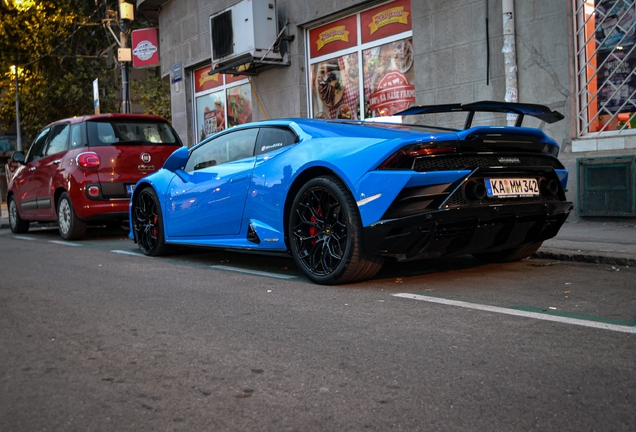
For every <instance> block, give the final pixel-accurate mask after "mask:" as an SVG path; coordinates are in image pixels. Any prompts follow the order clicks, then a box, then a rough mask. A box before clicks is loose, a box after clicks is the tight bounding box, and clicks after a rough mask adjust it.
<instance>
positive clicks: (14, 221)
mask: <svg viewBox="0 0 636 432" xmlns="http://www.w3.org/2000/svg"><path fill="white" fill-rule="evenodd" d="M7 207H8V210H9V226H10V227H11V231H13V232H14V233H16V234H24V233H26V232H29V226H30V225H31V223H30V222H29V221H25V220H24V219H22V218H21V217H20V212H19V211H18V203H16V202H15V198H14V197H9V204H8V205H7Z"/></svg>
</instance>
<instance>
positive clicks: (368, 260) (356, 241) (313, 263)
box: [288, 176, 382, 285]
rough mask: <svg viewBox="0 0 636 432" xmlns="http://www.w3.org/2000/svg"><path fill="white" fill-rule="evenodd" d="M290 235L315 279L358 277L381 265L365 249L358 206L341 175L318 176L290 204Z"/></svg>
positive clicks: (292, 245)
mask: <svg viewBox="0 0 636 432" xmlns="http://www.w3.org/2000/svg"><path fill="white" fill-rule="evenodd" d="M288 235H289V241H290V248H291V254H292V256H293V258H294V261H295V262H296V265H297V266H298V267H299V268H300V269H301V270H302V271H303V273H304V274H305V276H307V278H309V279H310V280H311V281H312V282H315V283H318V284H323V285H335V284H343V283H351V282H357V281H361V280H365V279H369V278H371V277H373V276H374V275H375V274H376V273H377V272H378V271H379V270H380V268H381V267H382V259H381V258H380V257H374V256H367V255H366V254H365V253H364V246H363V243H362V221H361V219H360V214H359V213H358V207H357V205H356V203H355V201H354V199H353V197H352V196H351V194H350V193H349V191H348V189H347V188H346V187H345V185H344V184H343V183H342V182H341V181H340V179H338V178H337V177H333V176H325V177H317V178H314V179H312V180H309V181H308V182H307V183H306V184H305V185H304V186H303V187H302V188H301V189H300V191H299V192H298V194H297V195H296V197H295V199H294V202H293V204H292V206H291V213H290V217H289V227H288Z"/></svg>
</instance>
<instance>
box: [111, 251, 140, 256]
mask: <svg viewBox="0 0 636 432" xmlns="http://www.w3.org/2000/svg"><path fill="white" fill-rule="evenodd" d="M111 252H112V253H116V254H120V255H134V256H139V257H143V256H146V255H144V254H142V253H140V252H130V251H125V250H118V249H115V250H112V251H111Z"/></svg>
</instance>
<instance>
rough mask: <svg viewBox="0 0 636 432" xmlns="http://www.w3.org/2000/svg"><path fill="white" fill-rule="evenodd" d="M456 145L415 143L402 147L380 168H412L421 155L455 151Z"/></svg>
mask: <svg viewBox="0 0 636 432" xmlns="http://www.w3.org/2000/svg"><path fill="white" fill-rule="evenodd" d="M454 151H455V148H454V147H438V146H437V144H432V143H428V144H413V145H408V146H406V147H402V148H401V149H400V150H398V151H396V152H395V153H393V154H392V155H391V156H389V158H388V159H387V160H385V161H384V162H382V164H380V166H379V167H378V169H411V168H412V167H413V161H414V160H415V158H417V157H420V156H432V155H436V154H441V153H453V152H454Z"/></svg>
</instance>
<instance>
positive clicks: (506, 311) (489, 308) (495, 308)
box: [393, 293, 636, 334]
mask: <svg viewBox="0 0 636 432" xmlns="http://www.w3.org/2000/svg"><path fill="white" fill-rule="evenodd" d="M393 296H394V297H402V298H406V299H413V300H420V301H426V302H429V303H439V304H444V305H448V306H457V307H463V308H467V309H477V310H482V311H488V312H495V313H500V314H506V315H514V316H520V317H526V318H534V319H538V320H544V321H554V322H559V323H563V324H572V325H579V326H583V327H592V328H598V329H603V330H611V331H617V332H623V333H633V334H636V327H630V326H623V325H616V324H609V323H603V322H597V321H588V320H584V319H577V318H568V317H562V316H557V315H547V314H542V313H537V312H528V311H521V310H516V309H508V308H503V307H498V306H488V305H482V304H478V303H468V302H464V301H458V300H449V299H444V298H438V297H429V296H423V295H418V294H407V293H399V294H393Z"/></svg>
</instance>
